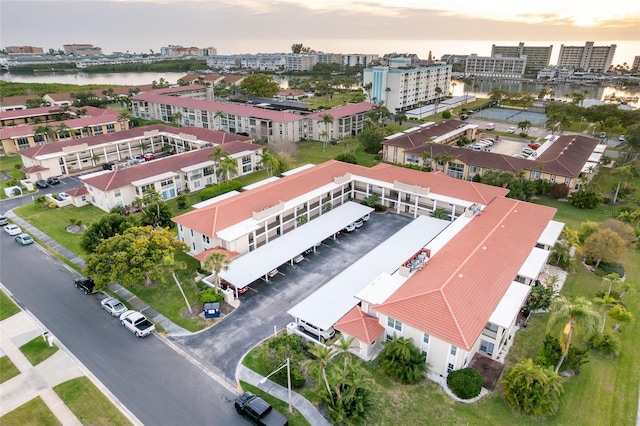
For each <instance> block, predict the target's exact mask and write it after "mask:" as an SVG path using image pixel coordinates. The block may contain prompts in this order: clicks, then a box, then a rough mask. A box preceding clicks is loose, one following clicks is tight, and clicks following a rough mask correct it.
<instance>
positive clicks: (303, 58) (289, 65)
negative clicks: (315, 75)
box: [284, 53, 317, 71]
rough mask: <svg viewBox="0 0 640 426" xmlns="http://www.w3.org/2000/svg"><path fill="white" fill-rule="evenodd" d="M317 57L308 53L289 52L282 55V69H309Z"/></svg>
mask: <svg viewBox="0 0 640 426" xmlns="http://www.w3.org/2000/svg"><path fill="white" fill-rule="evenodd" d="M316 60H317V57H316V56H315V55H312V54H309V53H290V54H287V55H285V56H284V61H285V63H284V69H285V70H287V71H311V70H312V69H313V67H314V66H315V64H316Z"/></svg>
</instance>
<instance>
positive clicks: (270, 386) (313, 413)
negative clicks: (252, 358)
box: [236, 364, 331, 426]
mask: <svg viewBox="0 0 640 426" xmlns="http://www.w3.org/2000/svg"><path fill="white" fill-rule="evenodd" d="M262 379H264V377H262V376H261V375H259V374H258V373H256V372H255V371H253V370H250V369H248V368H247V367H245V366H244V365H242V364H238V369H237V370H236V380H238V381H241V380H242V381H243V382H247V383H249V384H250V385H253V386H255V387H257V388H258V389H260V390H263V391H265V392H266V393H268V394H269V395H272V396H275V397H276V398H278V399H280V400H282V401H284V402H288V401H289V390H288V389H287V388H285V387H283V386H280V385H279V384H277V383H274V382H272V381H271V380H267V381H266V382H265V383H260V380H262ZM291 405H293V406H294V407H296V410H298V411H299V412H300V414H302V415H303V416H304V417H305V418H306V419H307V421H308V422H309V423H310V424H311V425H312V426H331V423H329V422H328V421H327V419H325V418H324V417H323V416H322V414H320V412H319V411H318V410H317V409H316V407H314V406H313V404H311V403H310V402H309V401H308V400H307V399H305V398H304V397H303V396H301V395H300V394H298V393H296V392H293V391H292V392H291Z"/></svg>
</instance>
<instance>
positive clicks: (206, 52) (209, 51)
mask: <svg viewBox="0 0 640 426" xmlns="http://www.w3.org/2000/svg"><path fill="white" fill-rule="evenodd" d="M217 54H218V49H216V48H215V47H203V48H202V49H198V56H216V55H217Z"/></svg>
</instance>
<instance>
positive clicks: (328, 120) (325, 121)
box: [322, 114, 333, 151]
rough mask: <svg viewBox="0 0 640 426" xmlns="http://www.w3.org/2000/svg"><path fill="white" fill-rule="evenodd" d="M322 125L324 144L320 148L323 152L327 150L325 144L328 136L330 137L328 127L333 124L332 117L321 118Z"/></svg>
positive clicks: (328, 115) (324, 116) (325, 115)
mask: <svg viewBox="0 0 640 426" xmlns="http://www.w3.org/2000/svg"><path fill="white" fill-rule="evenodd" d="M322 123H323V124H324V133H325V138H324V139H325V143H324V145H323V146H322V150H323V151H325V150H326V149H327V144H328V143H329V136H331V132H330V131H329V125H330V124H333V116H332V115H331V114H324V115H323V116H322Z"/></svg>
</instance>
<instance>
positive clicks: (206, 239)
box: [202, 235, 210, 244]
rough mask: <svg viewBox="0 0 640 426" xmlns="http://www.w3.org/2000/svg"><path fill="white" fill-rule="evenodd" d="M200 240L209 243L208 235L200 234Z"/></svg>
mask: <svg viewBox="0 0 640 426" xmlns="http://www.w3.org/2000/svg"><path fill="white" fill-rule="evenodd" d="M202 242H204V243H207V244H209V243H210V241H209V237H207V236H206V235H203V236H202Z"/></svg>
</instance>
